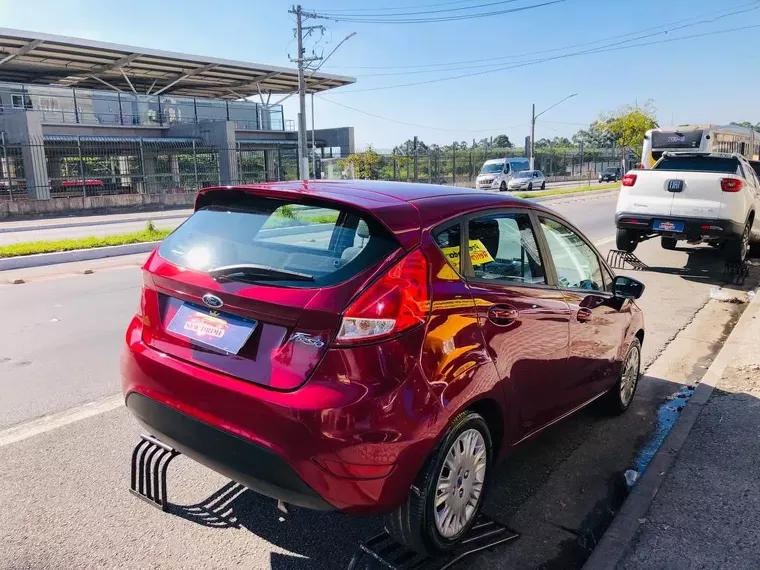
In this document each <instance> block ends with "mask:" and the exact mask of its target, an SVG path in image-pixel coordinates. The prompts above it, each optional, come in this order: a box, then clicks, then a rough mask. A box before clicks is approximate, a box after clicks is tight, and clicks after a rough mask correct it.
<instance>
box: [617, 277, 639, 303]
mask: <svg viewBox="0 0 760 570" xmlns="http://www.w3.org/2000/svg"><path fill="white" fill-rule="evenodd" d="M612 294H613V295H615V297H618V298H620V299H638V298H639V297H641V296H642V295H643V294H644V284H643V283H642V282H641V281H636V280H635V279H631V278H630V277H625V276H623V275H618V276H617V277H615V280H614V281H613V282H612Z"/></svg>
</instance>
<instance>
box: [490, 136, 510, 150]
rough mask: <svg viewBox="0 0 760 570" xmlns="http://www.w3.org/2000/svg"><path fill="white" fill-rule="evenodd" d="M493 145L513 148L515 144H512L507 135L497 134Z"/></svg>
mask: <svg viewBox="0 0 760 570" xmlns="http://www.w3.org/2000/svg"><path fill="white" fill-rule="evenodd" d="M493 146H494V147H496V148H512V147H514V146H515V145H513V144H512V142H511V141H510V140H509V137H508V136H507V135H497V136H495V137H494V138H493Z"/></svg>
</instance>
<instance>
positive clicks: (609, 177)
mask: <svg viewBox="0 0 760 570" xmlns="http://www.w3.org/2000/svg"><path fill="white" fill-rule="evenodd" d="M622 176H623V169H622V168H620V167H619V166H617V167H610V168H605V169H604V170H602V171H601V172H600V173H599V184H601V183H602V182H617V181H618V180H620V178H621V177H622Z"/></svg>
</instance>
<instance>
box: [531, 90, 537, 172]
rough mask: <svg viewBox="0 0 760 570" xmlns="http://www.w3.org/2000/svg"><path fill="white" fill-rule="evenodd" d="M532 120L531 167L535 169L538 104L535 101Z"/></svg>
mask: <svg viewBox="0 0 760 570" xmlns="http://www.w3.org/2000/svg"><path fill="white" fill-rule="evenodd" d="M531 117H532V118H531V120H530V169H531V170H535V169H536V168H535V166H536V164H535V163H536V156H535V150H536V104H535V103H533V114H532V115H531Z"/></svg>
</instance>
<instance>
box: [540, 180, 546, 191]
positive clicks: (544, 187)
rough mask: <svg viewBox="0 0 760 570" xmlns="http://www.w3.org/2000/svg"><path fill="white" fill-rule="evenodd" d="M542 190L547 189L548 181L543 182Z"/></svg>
mask: <svg viewBox="0 0 760 570" xmlns="http://www.w3.org/2000/svg"><path fill="white" fill-rule="evenodd" d="M541 190H546V182H542V183H541Z"/></svg>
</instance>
